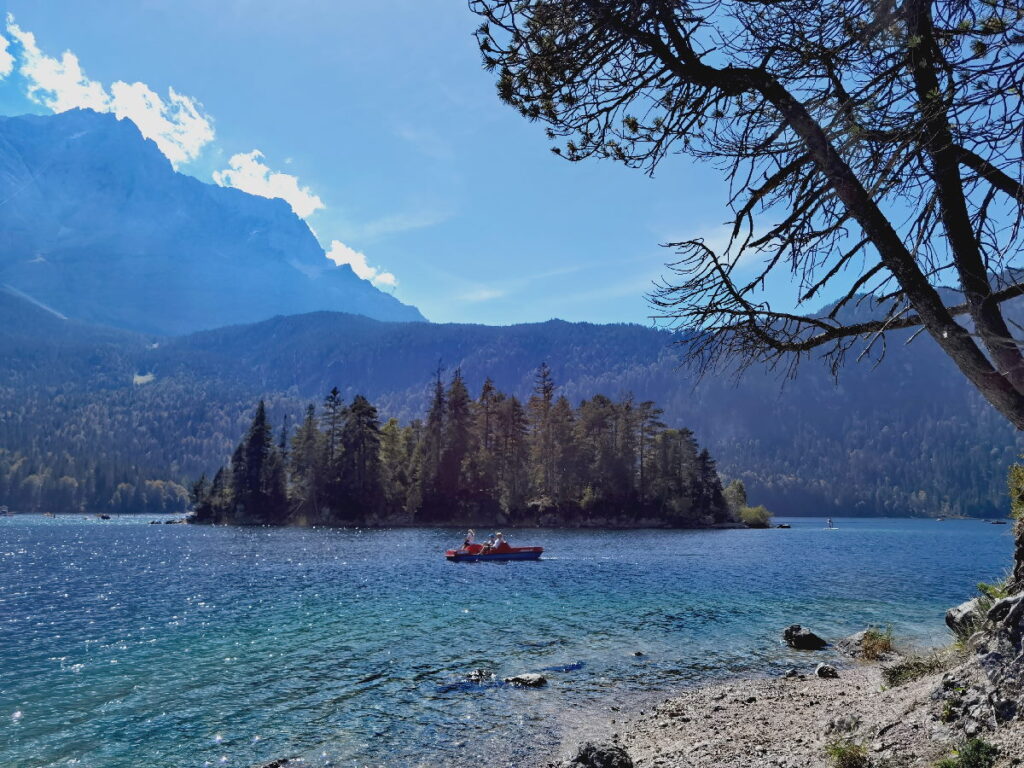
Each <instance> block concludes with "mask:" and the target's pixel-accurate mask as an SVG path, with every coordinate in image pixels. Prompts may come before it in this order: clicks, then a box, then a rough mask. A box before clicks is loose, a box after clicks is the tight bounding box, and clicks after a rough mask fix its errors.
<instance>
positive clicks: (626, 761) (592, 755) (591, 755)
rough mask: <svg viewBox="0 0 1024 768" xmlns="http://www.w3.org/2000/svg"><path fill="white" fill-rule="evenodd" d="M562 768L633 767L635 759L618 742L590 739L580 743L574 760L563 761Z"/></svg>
mask: <svg viewBox="0 0 1024 768" xmlns="http://www.w3.org/2000/svg"><path fill="white" fill-rule="evenodd" d="M560 768H633V759H632V758H631V757H630V756H629V753H628V752H626V750H624V749H623V748H622V747H620V746H619V745H618V744H611V743H608V742H604V743H600V744H595V743H593V742H589V741H588V742H586V743H584V744H581V745H580V748H579V750H578V751H577V752H576V756H575V757H574V758H572V760H566V761H564V762H562V763H561V764H560Z"/></svg>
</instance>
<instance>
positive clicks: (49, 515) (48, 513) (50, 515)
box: [43, 512, 57, 517]
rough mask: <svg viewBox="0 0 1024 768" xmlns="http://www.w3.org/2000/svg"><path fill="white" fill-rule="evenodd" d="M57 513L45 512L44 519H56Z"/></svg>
mask: <svg viewBox="0 0 1024 768" xmlns="http://www.w3.org/2000/svg"><path fill="white" fill-rule="evenodd" d="M56 516H57V513H56V512H43V517H56Z"/></svg>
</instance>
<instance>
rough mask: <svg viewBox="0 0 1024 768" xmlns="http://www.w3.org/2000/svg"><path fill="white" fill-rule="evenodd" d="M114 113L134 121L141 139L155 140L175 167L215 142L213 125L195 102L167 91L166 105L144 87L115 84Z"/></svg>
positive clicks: (175, 92) (143, 85) (112, 107)
mask: <svg viewBox="0 0 1024 768" xmlns="http://www.w3.org/2000/svg"><path fill="white" fill-rule="evenodd" d="M110 90H111V92H112V93H113V98H112V99H111V101H110V107H111V111H112V112H113V113H114V114H115V115H117V116H118V117H120V118H123V117H127V118H130V119H131V120H132V122H133V123H135V124H136V125H137V126H139V130H140V131H142V135H143V136H146V137H148V138H151V139H153V141H155V142H156V144H157V146H158V147H160V151H161V152H163V153H164V154H165V155H167V158H168V159H169V160H170V161H171V162H172V163H173V164H174V165H175V166H177V165H180V164H181V163H186V162H188V161H189V160H192V159H194V158H196V157H198V156H199V153H200V151H201V150H202V148H203V147H205V146H206V145H207V144H209V143H210V142H211V141H213V123H212V122H211V120H210V118H209V117H208V116H206V115H204V114H203V113H202V112H201V111H200V108H199V106H198V105H197V104H196V102H195V101H193V100H192V99H190V98H189V97H188V96H182V95H181V94H180V93H178V92H177V91H175V90H174V89H173V88H168V89H167V102H166V103H165V102H164V100H163V99H161V98H160V96H159V95H158V94H157V93H154V92H153V90H152V89H151V88H150V87H149V86H148V85H146V84H145V83H131V84H129V83H124V82H120V81H118V82H116V83H114V84H113V85H112V86H110Z"/></svg>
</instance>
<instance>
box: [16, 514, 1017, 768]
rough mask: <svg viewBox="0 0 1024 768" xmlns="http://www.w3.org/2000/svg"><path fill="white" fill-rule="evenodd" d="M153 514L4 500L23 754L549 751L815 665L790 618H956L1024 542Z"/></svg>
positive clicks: (407, 756) (914, 627)
mask: <svg viewBox="0 0 1024 768" xmlns="http://www.w3.org/2000/svg"><path fill="white" fill-rule="evenodd" d="M149 519H150V518H144V517H127V518H120V519H114V520H110V521H98V520H96V519H95V518H85V517H72V516H62V517H58V518H56V519H52V518H43V517H36V516H18V517H13V518H0V647H2V648H3V655H2V657H0V658H2V661H0V665H2V666H0V712H6V713H8V714H7V718H8V719H7V725H6V726H5V727H3V728H0V765H3V766H4V767H5V768H47V767H53V768H55V767H56V766H67V765H75V766H80V767H81V768H135V767H136V766H141V765H145V766H147V767H148V768H189V767H191V766H207V765H230V766H243V767H244V766H251V765H260V764H263V763H266V762H269V761H271V760H274V759H277V758H282V757H295V756H302V757H305V758H306V760H308V762H309V764H312V765H320V766H331V765H333V766H357V765H359V766H362V765H385V766H408V765H451V766H457V765H467V766H468V765H474V764H478V763H480V762H481V761H488V763H489V764H497V765H522V764H530V763H531V762H532V763H536V762H540V761H542V759H543V758H547V757H550V756H552V755H553V754H554V753H556V752H558V751H559V750H561V749H563V748H564V747H565V746H566V745H568V744H571V743H573V742H574V741H575V739H576V737H577V736H578V735H579V734H580V733H581V732H583V730H585V729H586V728H588V727H589V728H597V727H600V726H601V724H602V723H603V722H606V720H602V718H607V717H608V716H609V705H610V704H613V703H614V704H615V705H616V706H619V705H624V706H626V707H628V705H629V702H631V701H632V702H639V701H642V700H643V699H644V697H647V696H651V695H658V696H660V695H664V694H665V693H667V692H671V691H672V690H673V689H678V688H679V687H682V686H685V685H690V684H693V683H696V682H700V681H703V680H709V679H715V678H721V677H727V676H730V675H743V674H752V675H767V674H775V673H778V672H779V671H780V670H782V669H784V668H786V667H788V666H794V665H798V666H800V665H802V666H809V665H810V664H811V663H813V662H812V660H811V659H809V658H808V657H807V656H806V655H804V656H801V655H800V654H798V653H797V652H793V651H789V650H787V649H786V648H785V647H784V646H782V645H781V643H780V640H779V637H780V633H781V630H782V628H783V627H785V626H787V625H788V624H791V623H802V624H805V625H809V626H811V627H813V628H814V629H815V631H817V632H819V634H823V635H825V636H827V637H838V636H844V635H847V634H850V633H852V632H855V631H857V630H859V629H862V628H863V627H864V626H865V625H866V624H869V623H871V624H876V625H887V624H892V625H893V626H894V629H895V631H896V633H897V635H899V636H903V637H909V638H911V639H912V640H913V641H914V642H916V643H920V644H929V643H940V642H944V641H945V640H946V639H947V636H946V635H945V631H944V627H943V624H942V617H943V612H944V611H945V609H946V608H947V607H949V606H950V605H953V604H955V603H957V602H959V601H961V600H963V599H965V598H966V597H968V596H969V595H970V594H971V592H972V590H973V589H974V585H975V583H976V582H978V581H979V580H994V579H997V578H999V577H1000V576H1001V575H1002V572H1003V570H1004V568H1005V566H1006V565H1008V564H1009V562H1010V559H1011V552H1012V539H1011V537H1010V532H1009V529H1010V526H992V525H987V524H985V523H984V522H981V521H960V520H947V521H945V522H936V521H933V520H904V519H898V520H852V519H842V520H838V521H837V522H838V525H839V530H837V531H827V530H824V529H823V523H822V521H821V520H791V521H790V522H792V524H793V528H792V529H791V530H767V531H748V530H729V531H618V532H613V531H550V530H531V531H519V532H513V534H512V537H511V538H512V541H513V544H518V545H524V546H525V545H542V546H544V547H545V548H546V556H545V558H544V559H543V560H541V561H540V562H535V563H531V562H519V563H458V564H456V563H448V562H446V561H445V560H444V558H443V550H444V549H445V548H446V547H448V546H451V545H452V544H453V543H454V542H457V541H460V540H461V534H462V532H460V531H453V530H448V531H443V530H428V529H408V530H394V531H359V530H324V529H316V530H309V529H259V528H250V529H245V528H211V527H194V526H183V525H176V526H164V525H152V526H150V525H148V524H147V523H148V522H149ZM476 668H484V669H489V670H493V671H494V673H495V675H496V678H495V679H493V680H492V679H488V680H485V681H484V682H483V683H482V684H479V683H471V682H468V681H467V679H466V676H467V674H468V673H469V672H470V671H471V670H473V669H476ZM521 672H543V673H544V674H545V675H546V676H547V677H548V679H549V681H550V684H549V685H548V686H547V687H546V688H541V689H517V688H513V687H510V686H506V685H503V684H501V683H500V678H501V677H503V676H508V675H512V674H516V673H521Z"/></svg>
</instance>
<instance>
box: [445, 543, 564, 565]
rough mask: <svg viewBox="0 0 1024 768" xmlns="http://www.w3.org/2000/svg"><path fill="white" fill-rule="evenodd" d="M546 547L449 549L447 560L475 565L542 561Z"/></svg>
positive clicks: (506, 545)
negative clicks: (513, 561)
mask: <svg viewBox="0 0 1024 768" xmlns="http://www.w3.org/2000/svg"><path fill="white" fill-rule="evenodd" d="M543 551H544V547H510V546H509V545H508V544H501V545H499V546H497V547H495V548H494V549H491V550H489V551H487V552H484V547H483V544H470V545H469V546H468V547H463V548H462V549H449V550H447V551H446V552H445V553H444V556H445V558H447V559H448V560H450V561H451V562H453V563H473V562H478V561H480V560H540V556H541V553H542V552H543Z"/></svg>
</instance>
